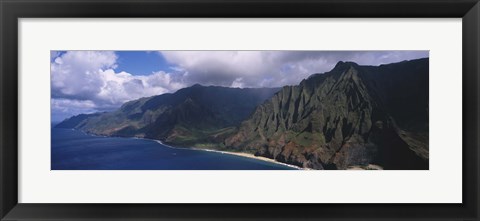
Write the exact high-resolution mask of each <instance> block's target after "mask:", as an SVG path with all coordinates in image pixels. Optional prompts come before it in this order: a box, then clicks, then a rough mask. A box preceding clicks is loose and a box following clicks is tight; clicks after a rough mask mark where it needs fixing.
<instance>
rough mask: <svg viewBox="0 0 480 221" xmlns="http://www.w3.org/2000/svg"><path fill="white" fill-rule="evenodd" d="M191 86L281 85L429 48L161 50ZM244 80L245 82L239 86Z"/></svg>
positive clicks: (424, 53)
mask: <svg viewBox="0 0 480 221" xmlns="http://www.w3.org/2000/svg"><path fill="white" fill-rule="evenodd" d="M159 53H161V54H162V55H163V57H165V59H166V60H167V61H168V62H169V63H171V64H175V66H174V67H175V68H174V70H175V71H179V72H183V73H184V75H183V79H182V81H183V82H185V83H186V84H187V85H191V84H195V83H200V84H204V85H220V86H234V85H236V86H242V87H279V86H284V85H294V84H298V83H299V82H300V81H301V80H302V79H304V78H307V77H308V76H310V75H311V74H314V73H323V72H327V71H329V70H331V69H332V68H333V67H334V66H335V64H336V63H337V62H338V61H354V62H357V63H358V64H361V65H379V64H385V63H392V62H399V61H402V60H408V59H415V58H420V57H427V56H428V51H161V52H159ZM239 79H241V85H239V83H240V82H239Z"/></svg>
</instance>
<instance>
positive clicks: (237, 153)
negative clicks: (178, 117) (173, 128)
mask: <svg viewBox="0 0 480 221" xmlns="http://www.w3.org/2000/svg"><path fill="white" fill-rule="evenodd" d="M137 139H139V138H137ZM141 139H147V140H152V141H155V142H157V143H159V144H161V145H163V146H166V147H168V148H172V149H187V150H198V151H207V152H215V153H221V154H230V155H234V156H240V157H246V158H251V159H256V160H261V161H265V162H269V163H275V164H279V165H283V166H287V167H290V168H295V169H297V170H310V169H308V168H303V167H299V166H295V165H291V164H287V163H282V162H278V161H276V160H274V159H270V158H267V157H261V156H255V155H253V154H251V153H242V152H230V151H221V150H212V149H202V148H195V147H192V148H186V147H174V146H170V145H168V144H165V143H163V142H162V141H160V140H155V139H148V138H141Z"/></svg>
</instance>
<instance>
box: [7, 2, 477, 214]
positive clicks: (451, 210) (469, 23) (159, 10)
mask: <svg viewBox="0 0 480 221" xmlns="http://www.w3.org/2000/svg"><path fill="white" fill-rule="evenodd" d="M0 15H1V18H0V19H1V41H0V47H1V55H0V56H1V59H0V67H1V74H0V84H1V86H0V87H1V88H0V95H1V96H0V103H1V113H0V130H1V133H0V156H1V158H0V171H1V173H0V218H1V220H87V219H88V220H97V219H110V220H118V219H122V220H147V219H148V220H192V219H193V220H273V219H279V220H370V219H381V220H383V219H389V220H414V219H415V220H427V219H428V220H437V219H442V220H479V158H480V157H479V151H478V147H479V139H478V134H479V133H478V132H479V131H478V123H479V122H478V120H479V118H478V116H479V114H478V105H479V102H478V99H479V77H478V76H479V74H480V72H479V71H480V69H479V62H480V60H479V59H480V57H479V52H480V46H479V40H480V37H479V34H480V29H479V27H480V4H479V3H478V0H365V1H359V0H299V1H295V0H256V1H254V0H222V1H220V0H141V1H136V0H117V1H108V0H100V1H94V0H62V1H59V0H38V1H33V0H0ZM47 17H48V18H64V17H65V18H74V17H88V18H105V17H109V18H110V17H111V18H119V17H126V18H134V17H213V18H226V17H261V18H264V17H271V18H277V17H284V18H293V17H306V18H310V17H333V18H337V17H349V18H351V17H372V18H379V19H381V18H391V17H405V18H425V17H431V18H444V17H456V18H462V26H463V30H462V35H463V39H462V40H463V43H462V44H463V52H462V53H463V76H462V78H463V79H462V84H463V89H462V90H463V91H462V93H463V100H462V102H463V117H462V121H463V147H462V148H463V165H462V166H463V176H462V177H463V181H462V182H463V203H461V204H23V203H18V186H17V185H18V174H17V173H18V154H17V148H18V140H17V139H18V129H19V128H18V79H17V77H18V74H17V73H18V67H17V64H18V23H17V21H18V19H19V18H47ZM446 44H448V42H446ZM32 123H34V122H32Z"/></svg>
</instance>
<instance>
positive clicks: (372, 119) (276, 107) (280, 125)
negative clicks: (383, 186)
mask: <svg viewBox="0 0 480 221" xmlns="http://www.w3.org/2000/svg"><path fill="white" fill-rule="evenodd" d="M428 74H429V60H428V58H425V59H418V60H412V61H405V62H400V63H394V64H388V65H381V66H378V67H375V66H360V65H357V64H355V63H352V62H339V63H338V64H337V65H336V66H335V68H334V69H333V70H331V71H330V72H327V73H324V74H315V75H312V76H311V77H309V78H308V79H306V80H303V81H302V82H301V83H300V84H299V85H297V86H286V87H283V88H282V90H280V91H279V92H278V93H276V94H275V95H274V96H273V97H272V98H270V99H269V100H267V101H266V102H265V103H263V104H261V105H260V106H258V107H257V108H256V110H255V112H254V113H253V114H252V115H251V116H250V117H249V119H247V120H246V121H244V122H242V123H241V125H240V126H239V128H238V130H237V131H236V132H235V133H234V134H233V135H231V136H229V137H228V138H227V139H226V140H225V143H224V144H225V146H226V148H230V149H235V150H238V151H245V152H251V153H255V154H256V155H261V156H266V157H269V158H273V159H276V160H277V161H281V162H285V163H289V164H294V165H298V166H302V167H309V168H315V169H347V168H356V167H359V168H364V169H368V168H372V167H374V166H375V165H379V166H381V167H383V168H384V169H428Z"/></svg>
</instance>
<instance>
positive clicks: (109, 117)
mask: <svg viewBox="0 0 480 221" xmlns="http://www.w3.org/2000/svg"><path fill="white" fill-rule="evenodd" d="M278 90H280V88H258V89H257V88H244V89H240V88H226V87H217V86H209V87H205V86H201V85H198V84H197V85H194V86H192V87H188V88H184V89H181V90H178V91H177V92H175V93H173V94H162V95H158V96H153V97H148V98H141V99H138V100H134V101H130V102H127V103H125V104H123V105H122V106H121V107H120V108H119V109H118V110H117V111H114V112H109V113H100V114H91V115H86V114H81V115H78V116H74V117H71V118H69V119H66V120H65V121H63V122H61V123H60V124H58V125H57V127H59V128H75V129H79V130H82V131H85V132H88V133H92V134H97V135H106V136H126V137H133V136H135V137H145V138H152V139H160V140H163V141H165V142H167V143H173V144H177V145H196V146H201V145H202V144H206V143H212V142H215V143H223V139H224V137H222V136H224V135H225V134H228V133H229V132H233V131H234V129H235V126H237V125H239V124H240V122H241V121H243V120H245V119H246V118H247V117H248V116H249V115H250V114H251V113H252V112H253V110H254V109H255V107H257V106H258V105H259V104H261V103H263V102H264V101H265V100H266V99H268V98H270V97H272V96H273V94H274V93H275V92H277V91H278Z"/></svg>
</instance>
